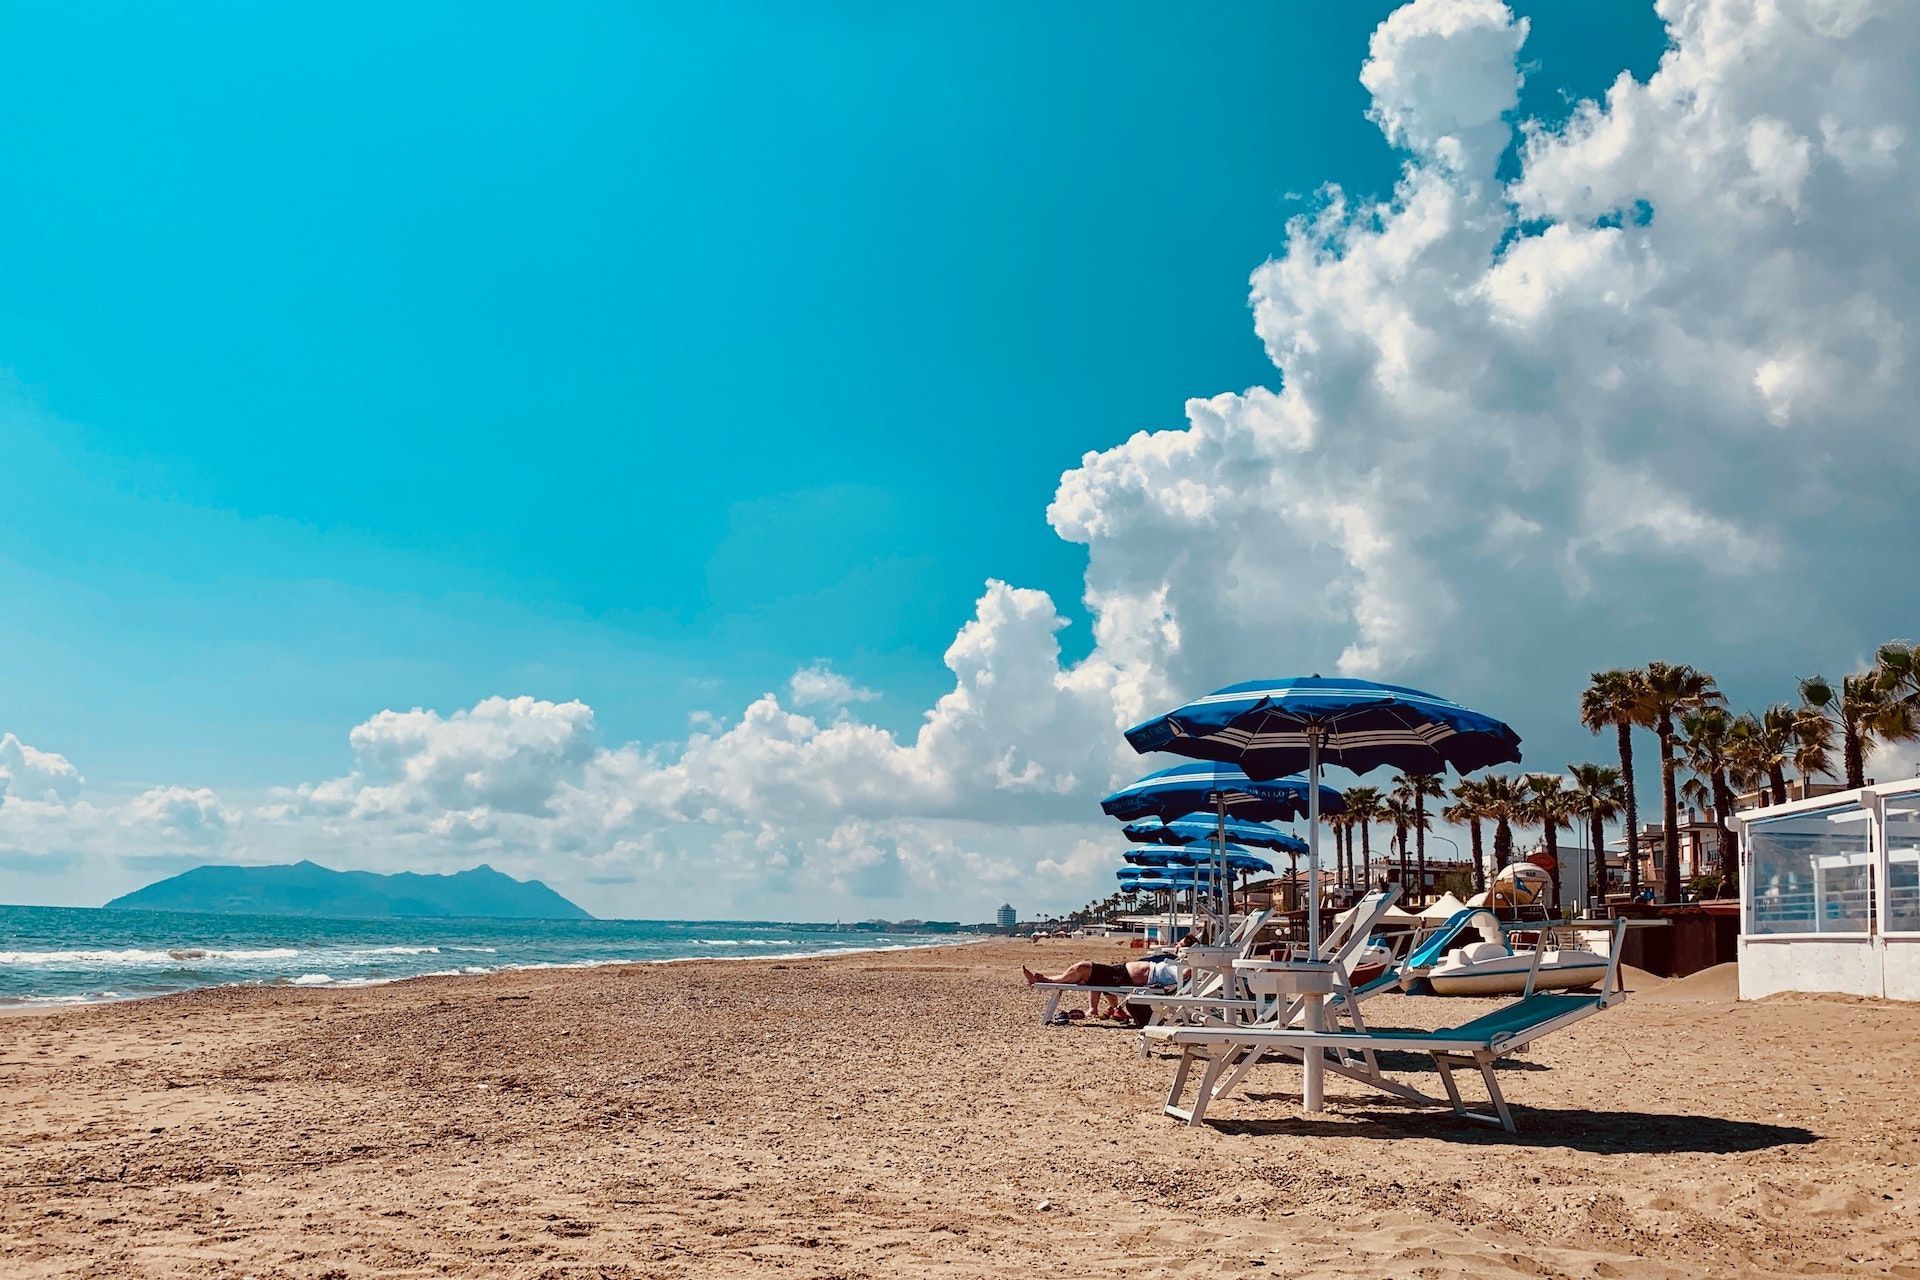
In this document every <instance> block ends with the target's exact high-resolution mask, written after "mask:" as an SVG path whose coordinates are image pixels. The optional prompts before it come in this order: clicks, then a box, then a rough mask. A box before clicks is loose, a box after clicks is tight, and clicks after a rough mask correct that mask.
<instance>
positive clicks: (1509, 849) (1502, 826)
mask: <svg viewBox="0 0 1920 1280" xmlns="http://www.w3.org/2000/svg"><path fill="white" fill-rule="evenodd" d="M1512 861H1513V824H1512V823H1510V822H1508V821H1507V819H1506V816H1505V815H1504V814H1503V815H1501V816H1500V817H1499V818H1497V819H1495V820H1494V824H1493V869H1494V871H1495V872H1501V871H1505V870H1506V869H1507V864H1508V863H1509V862H1512Z"/></svg>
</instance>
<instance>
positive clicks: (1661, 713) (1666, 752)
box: [1640, 662, 1723, 902]
mask: <svg viewBox="0 0 1920 1280" xmlns="http://www.w3.org/2000/svg"><path fill="white" fill-rule="evenodd" d="M1640 691H1641V707H1642V715H1644V716H1645V717H1646V718H1648V719H1651V720H1652V721H1653V732H1654V736H1656V737H1657V738H1659V739H1660V821H1661V825H1662V831H1661V833H1660V843H1661V849H1660V852H1661V856H1662V857H1663V858H1664V859H1665V861H1666V866H1665V868H1664V875H1663V877H1662V886H1661V887H1662V890H1663V892H1664V893H1665V895H1666V900H1667V901H1668V902H1678V901H1680V798H1679V794H1678V790H1677V782H1678V778H1677V777H1676V774H1677V773H1678V770H1679V767H1680V762H1679V760H1678V758H1677V757H1676V756H1675V755H1674V717H1676V716H1679V715H1684V714H1687V713H1689V712H1693V711H1697V710H1699V709H1700V708H1702V707H1706V706H1717V705H1719V704H1720V703H1721V702H1722V701H1723V699H1722V698H1721V696H1720V688H1719V686H1718V685H1716V684H1715V683H1714V681H1713V677H1712V676H1710V675H1708V674H1707V673H1706V672H1704V671H1696V670H1695V669H1694V668H1692V667H1689V666H1687V665H1686V664H1685V663H1674V662H1649V663H1648V664H1647V665H1646V668H1645V670H1643V671H1642V672H1641V684H1640Z"/></svg>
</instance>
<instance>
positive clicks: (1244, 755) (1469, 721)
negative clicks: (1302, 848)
mask: <svg viewBox="0 0 1920 1280" xmlns="http://www.w3.org/2000/svg"><path fill="white" fill-rule="evenodd" d="M1127 741H1128V742H1130V743H1131V744H1133V749H1134V750H1136V751H1139V752H1142V753H1143V754H1144V753H1145V752H1149V751H1171V752H1174V753H1175V754H1177V755H1183V756H1190V757H1192V758H1194V759H1196V760H1212V761H1218V762H1224V763H1229V764H1236V765H1238V766H1240V767H1241V768H1242V769H1245V770H1246V771H1247V773H1248V774H1250V775H1251V776H1253V777H1255V778H1277V777H1279V776H1280V775H1282V774H1288V773H1294V772H1296V771H1298V770H1302V769H1306V768H1309V767H1310V764H1311V763H1312V762H1311V761H1310V760H1309V751H1308V748H1309V746H1310V745H1311V746H1315V747H1317V748H1318V757H1319V763H1320V764H1323V765H1325V764H1337V765H1339V766H1341V767H1342V768H1344V769H1351V770H1352V771H1353V772H1355V773H1366V772H1367V771H1368V770H1370V769H1377V768H1379V767H1380V766H1381V765H1391V766H1393V767H1394V768H1396V769H1401V770H1404V771H1406V772H1409V773H1443V772H1445V771H1446V769H1447V766H1449V765H1451V766H1452V767H1453V768H1454V769H1455V770H1456V771H1458V772H1460V773H1470V772H1472V771H1473V770H1475V769H1481V768H1485V767H1486V766H1487V765H1490V764H1504V763H1507V762H1508V761H1514V760H1518V759H1519V758H1520V735H1519V734H1517V733H1515V732H1514V731H1513V730H1512V729H1510V728H1508V727H1507V726H1506V725H1505V724H1503V723H1501V722H1500V721H1498V720H1495V719H1494V718H1493V717H1492V716H1488V715H1483V714H1481V713H1480V712H1478V711H1470V710H1468V709H1467V708H1466V707H1463V706H1461V705H1460V704H1459V703H1457V702H1450V701H1448V700H1447V699H1445V698H1442V697H1439V696H1437V695H1435V694H1431V693H1423V692H1421V691H1420V690H1418V689H1409V688H1406V687H1404V686H1402V685H1395V684H1376V683H1374V682H1373V681H1371V680H1356V679H1352V678H1347V677H1339V678H1331V679H1330V678H1326V677H1322V676H1300V677H1296V678H1293V679H1283V680H1249V681H1247V682H1245V683H1243V684H1235V685H1228V686H1227V687H1226V688H1224V689H1219V690H1216V691H1214V692H1213V693H1210V694H1208V695H1207V696H1206V697H1204V698H1196V699H1195V700H1194V701H1192V702H1189V703H1188V704H1187V705H1186V706H1184V707H1181V708H1179V709H1177V710H1175V711H1170V712H1168V713H1167V714H1166V715H1163V716H1156V717H1155V718H1153V719H1152V720H1148V721H1146V722H1145V723H1143V724H1137V725H1135V726H1134V727H1133V728H1131V729H1129V730H1127ZM1321 808H1322V811H1323V812H1332V811H1331V810H1329V809H1327V807H1326V806H1325V805H1322V806H1321ZM1230 811H1232V812H1237V810H1230Z"/></svg>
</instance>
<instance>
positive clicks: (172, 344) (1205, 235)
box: [0, 3, 1663, 789]
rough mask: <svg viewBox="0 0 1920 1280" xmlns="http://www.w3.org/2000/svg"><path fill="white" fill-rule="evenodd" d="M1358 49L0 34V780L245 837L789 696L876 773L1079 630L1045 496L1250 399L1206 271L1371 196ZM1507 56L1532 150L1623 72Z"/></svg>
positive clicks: (948, 19) (1547, 19) (292, 17)
mask: <svg viewBox="0 0 1920 1280" xmlns="http://www.w3.org/2000/svg"><path fill="white" fill-rule="evenodd" d="M1390 7H1391V6H1389V5H1385V4H1358V3H1355V4H1347V3H1341V4H1322V5H1271V4H1230V5H1219V6H1207V7H1205V9H1204V10H1200V9H1191V10H1189V9H1179V10H1169V9H1167V8H1165V7H1163V6H1148V5H1123V6H1097V7H1096V6H1045V7H1041V8H1037V9H1036V8H1035V7H1034V6H1028V5H1002V6H994V7H979V8H971V9H961V10H937V9H929V8H928V7H926V6H897V5H882V4H841V5H832V6H791V5H748V4H711V5H700V6H653V5H608V6H587V5H579V6H567V7H564V8H562V9H560V10H549V11H546V12H542V13H540V14H538V15H533V14H531V13H530V12H529V11H527V10H525V9H524V8H522V7H519V6H500V7H487V6H471V5H461V6H434V5H427V4H418V5H404V6H386V7H382V8H375V7H370V6H358V7H340V6H308V7H292V6H276V7H270V8H264V9H263V8H260V7H258V6H239V5H234V6H218V5H204V6H191V7H188V8H187V9H185V10H181V9H180V8H179V7H172V8H167V7H160V8H156V7H154V6H146V5H120V6H112V5H104V6H67V5H16V6H12V7H10V8H8V9H7V10H6V11H5V13H4V15H3V16H0V113H3V114H4V116H5V118H6V119H7V120H8V121H9V122H10V123H9V127H8V128H7V129H6V130H5V131H4V132H3V133H0V173H5V174H6V175H7V179H6V185H7V188H8V191H9V196H8V198H7V199H6V200H5V201H0V263H4V264H5V269H4V271H0V369H4V370H5V371H6V373H5V377H6V383H5V385H4V391H3V392H0V405H3V406H4V407H3V408H0V414H3V415H4V416H3V417H0V423H4V429H5V432H6V435H7V437H8V438H9V441H10V444H9V448H8V449H7V451H6V465H5V466H4V467H0V501H4V503H5V504H6V507H7V508H8V510H9V512H10V518H9V519H8V520H7V521H5V522H4V523H3V524H0V591H3V592H4V594H5V598H6V599H7V601H8V606H7V608H6V609H5V611H4V612H3V613H0V642H3V643H4V646H5V651H6V653H7V654H8V659H7V661H5V662H4V663H0V706H4V707H5V709H6V718H5V726H4V727H6V728H8V729H10V730H11V731H13V732H15V733H17V734H18V735H19V736H20V737H21V738H22V739H23V740H25V741H27V742H30V743H34V744H36V745H38V746H40V747H42V748H44V749H47V750H55V751H59V752H61V753H63V754H65V755H67V756H68V757H70V758H72V759H74V760H75V761H77V762H80V763H81V764H82V765H83V767H84V771H85V772H86V774H87V776H88V780H89V784H90V785H92V786H94V787H104V788H108V789H112V788H114V787H127V788H132V787H139V786H144V785H147V784H149V783H153V782H157V781H162V780H166V781H172V780H175V779H178V778H183V777H187V778H192V779H193V780H195V781H196V783H199V784H204V785H210V786H213V787H216V788H219V787H243V788H244V787H262V786H266V785H270V784H282V783H285V784H290V783H293V782H296V781H298V780H301V779H306V778H311V777H318V776H324V775H326V774H328V773H330V772H339V771H340V770H342V769H343V768H344V767H345V764H346V748H345V731H346V729H347V727H349V726H351V725H353V724H355V723H358V722H359V721H360V720H361V719H363V718H365V717H366V716H367V715H370V714H371V713H372V712H374V711H376V710H378V709H380V708H383V707H389V706H391V707H398V708H405V707H410V706H414V705H424V706H428V707H439V708H443V709H451V708H455V707H461V706H467V705H471V704H472V703H474V702H475V701H477V700H478V699H479V698H481V697H484V696H487V695H490V694H496V693H504V694H514V693H530V694H534V695H537V696H540V697H544V698H550V699H555V700H565V699H569V698H581V699H584V700H586V701H588V702H589V703H591V705H592V706H593V707H594V708H595V711H596V712H597V714H598V717H599V720H600V724H601V727H602V730H603V732H604V733H606V734H607V735H608V736H609V737H611V738H614V739H618V740H626V739H642V740H655V739H661V738H669V737H673V736H675V735H677V734H678V733H679V732H681V730H682V726H683V724H684V721H685V717H686V716H687V714H688V713H689V712H691V711H694V710H697V709H702V708H712V709H719V710H723V711H731V710H733V709H737V707H738V706H740V705H742V704H744V703H745V702H746V701H747V700H748V699H749V698H751V697H752V696H753V695H754V694H756V693H758V692H760V691H762V690H765V689H773V688H777V687H779V686H780V685H781V684H782V682H783V681H784V680H785V679H786V677H787V675H788V674H789V673H790V672H791V671H792V670H793V669H794V668H795V667H796V666H797V665H800V664H804V663H807V662H810V661H812V660H814V659H817V658H827V659H830V660H831V661H832V662H833V663H834V665H835V666H836V667H837V668H838V669H839V670H841V671H843V672H846V673H847V674H849V675H850V676H851V677H852V678H854V679H856V680H858V681H859V682H860V683H862V684H865V685H867V686H870V687H872V688H875V689H877V690H879V691H881V692H882V693H883V694H884V695H885V696H884V697H883V699H882V700H880V701H879V702H878V703H877V704H875V705H873V706H871V707H870V708H869V713H870V715H871V716H872V718H873V719H875V720H876V721H877V722H878V723H880V724H882V725H886V726H888V727H891V728H895V729H898V730H910V729H911V727H912V726H913V725H914V724H915V723H916V722H917V720H918V718H919V716H920V714H921V713H922V711H923V709H924V708H925V707H926V706H927V705H928V704H929V703H930V701H931V700H932V698H933V696H935V695H936V694H937V693H938V692H939V690H940V689H941V688H942V687H944V685H945V684H946V682H947V673H946V672H945V671H944V670H943V669H942V668H941V667H940V665H939V655H940V653H941V652H942V651H943V650H944V649H945V647H946V646H947V644H948V643H950V642H951V640H952V638H953V634H954V627H955V624H956V620H957V619H960V618H963V617H964V616H965V615H966V612H967V610H968V608H969V606H970V605H971V602H972V601H973V599H974V597H975V596H977V595H978V593H979V590H980V586H981V583H982V582H983V581H984V580H985V579H986V578H988V577H989V576H995V577H1000V578H1004V579H1007V580H1010V581H1013V582H1015V583H1018V584H1021V585H1028V586H1036V587H1041V588H1044V589H1046V590H1048V591H1049V592H1050V593H1051V594H1052V595H1053V597H1054V598H1055V599H1056V601H1058V602H1059V604H1060V606H1061V607H1062V608H1063V609H1064V610H1065V611H1066V612H1067V613H1068V614H1069V616H1072V617H1075V618H1077V619H1080V620H1081V621H1082V622H1084V620H1085V615H1084V612H1083V611H1082V610H1081V608H1080V606H1079V605H1078V603H1077V600H1078V596H1079V594H1080V575H1081V572H1082V570H1083V568H1084V565H1085V551H1084V549H1083V548H1080V547H1077V546H1072V545H1070V544H1067V543H1065V542H1062V541H1061V540H1060V539H1058V538H1057V537H1055V536H1054V535H1053V534H1052V532H1051V531H1050V530H1049V529H1048V528H1047V527H1046V524H1045V522H1044V518H1043V514H1044V510H1045V507H1046V503H1047V500H1048V498H1049V497H1050V496H1051V495H1052V493H1053V490H1054V488H1055V486H1056V484H1057V483H1058V480H1059V477H1060V473H1061V472H1062V470H1063V469H1065V468H1067V467H1070V466H1072V465H1073V464H1074V463H1075V462H1076V461H1077V460H1078V458H1079V457H1080V455H1081V454H1082V453H1083V452H1085V451H1087V450H1090V449H1099V448H1106V447H1108V446H1111V445H1113V444H1115V443H1117V442H1119V441H1121V440H1123V439H1124V438H1126V437H1127V436H1128V435H1130V434H1132V433H1133V432H1135V431H1138V430H1142V429H1150V428H1159V427H1164V426H1168V425H1172V424H1175V423H1177V422H1178V421H1179V416H1180V409H1181V404H1182V402H1183V401H1184V400H1185V399H1186V398H1187V397H1188V396H1190V395H1194V394H1211V392H1212V391H1214V390H1217V389H1232V388H1240V387H1243V386H1247V385H1251V384H1255V383H1261V382H1265V383H1268V384H1269V385H1271V384H1274V383H1276V382H1277V380H1278V379H1277V376H1276V373H1275V370H1274V369H1273V367H1272V365H1271V364H1269V363H1268V361H1267V360H1266V359H1265V358H1264V357H1263V355H1262V353H1261V351H1260V349H1259V345H1258V342H1257V341H1256V340H1255V337H1254V335H1253V333H1252V331H1251V329H1250V327H1249V325H1248V320H1247V311H1246V278H1247V273H1248V272H1249V271H1250V270H1251V269H1252V268H1253V267H1254V266H1255V265H1257V264H1258V263H1259V262H1260V261H1261V260H1262V259H1264V258H1266V257H1268V256H1269V255H1271V254H1273V253H1275V252H1276V251H1277V249H1278V248H1279V246H1280V244H1281V239H1282V232H1283V225H1284V222H1285V220H1286V219H1287V218H1288V217H1289V216H1291V215H1293V214H1294V213H1297V212H1299V211H1300V209H1301V208H1303V207H1304V206H1303V204H1302V202H1301V201H1300V199H1299V197H1300V196H1303V195H1310V194H1311V193H1312V192H1314V191H1315V190H1316V189H1318V188H1319V187H1320V186H1321V184H1323V183H1326V182H1329V181H1333V182H1339V183H1341V184H1343V185H1345V186H1347V187H1348V188H1350V189H1354V190H1358V191H1376V192H1382V193H1384V192H1385V191H1386V190H1387V189H1388V188H1389V187H1390V186H1391V185H1392V183H1393V181H1394V179H1395V177H1396V175H1397V172H1398V168H1399V165H1400V163H1401V162H1402V160H1403V158H1404V157H1402V156H1399V155H1397V154H1396V153H1395V152H1394V151H1393V150H1392V149H1391V148H1389V146H1388V145H1387V144H1386V142H1385V141H1384V140H1383V139H1382V137H1381V136H1380V133H1379V131H1378V130H1377V129H1376V128H1375V127H1374V126H1373V125H1372V124H1370V123H1369V122H1368V120H1367V119H1366V118H1365V111H1366V107H1367V94H1366V91H1365V90H1364V89H1363V88H1362V87H1361V85H1360V83H1359V81H1358V79H1357V78H1356V69H1357V67H1358V65H1359V63H1360V61H1361V60H1362V58H1363V57H1364V56H1365V53H1366V46H1367V38H1368V35H1369V33H1370V32H1371V30H1372V29H1373V28H1374V26H1375V25H1376V24H1377V23H1378V22H1379V21H1380V19H1381V18H1382V17H1383V16H1384V15H1385V14H1386V13H1387V12H1388V10H1389V9H1390ZM1517 9H1518V11H1519V12H1520V13H1522V14H1523V15H1525V16H1527V17H1528V18H1529V19H1530V20H1531V22H1532V24H1533V30H1532V34H1531V36H1530V38H1529V40H1528V43H1527V47H1526V55H1525V56H1526V58H1527V60H1528V61H1529V63H1530V64H1531V68H1532V69H1531V72H1530V75H1529V78H1528V81H1527V85H1526V88H1525V91H1524V93H1523V97H1522V110H1523V112H1526V113H1529V114H1536V115H1545V116H1548V117H1554V116H1558V115H1563V114H1564V110H1565V103H1566V101H1567V100H1568V99H1570V98H1571V97H1574V96H1586V95H1592V94H1595V93H1598V92H1600V91H1602V90H1603V89H1604V87H1605V85H1606V84H1607V83H1608V82H1609V81H1610V80H1611V78H1612V77H1613V76H1614V75H1615V74H1617V72H1618V71H1619V70H1621V69H1623V68H1627V69H1632V70H1634V71H1635V72H1636V73H1637V74H1639V75H1641V76H1643V77H1644V76H1645V75H1646V74H1647V73H1648V72H1649V71H1650V70H1651V69H1652V66H1653V64H1654V61H1655V59H1656V58H1657V56H1658V54H1659V52H1660V50H1661V48H1662V46H1663V37H1662V35H1661V32H1660V29H1659V26H1658V23H1657V22H1656V21H1655V20H1654V18H1653V16H1652V14H1651V12H1650V10H1645V9H1642V8H1640V7H1638V6H1626V5H1619V4H1614V3H1605V4H1579V5H1567V4H1556V5H1547V4H1531V5H1520V6H1517ZM1073 631H1074V632H1077V633H1078V634H1077V635H1076V634H1073V633H1069V636H1068V637H1067V639H1066V641H1065V643H1066V645H1067V647H1068V650H1069V652H1070V653H1073V652H1084V651H1085V649H1086V647H1087V646H1088V644H1089V643H1090V641H1089V639H1088V638H1087V636H1086V635H1085V631H1086V628H1085V627H1084V626H1079V627H1076V628H1074V629H1073Z"/></svg>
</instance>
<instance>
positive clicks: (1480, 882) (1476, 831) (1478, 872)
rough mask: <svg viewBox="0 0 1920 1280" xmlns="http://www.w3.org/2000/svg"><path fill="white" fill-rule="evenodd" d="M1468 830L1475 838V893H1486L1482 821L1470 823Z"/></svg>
mask: <svg viewBox="0 0 1920 1280" xmlns="http://www.w3.org/2000/svg"><path fill="white" fill-rule="evenodd" d="M1467 830H1468V831H1469V832H1470V833H1471V834H1472V836H1473V891H1474V892H1475V893H1484V892H1485V891H1486V888H1487V864H1486V860H1485V859H1484V858H1483V857H1482V856H1481V850H1480V819H1478V818H1475V819H1473V820H1472V821H1471V822H1469V823H1468V824H1467Z"/></svg>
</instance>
